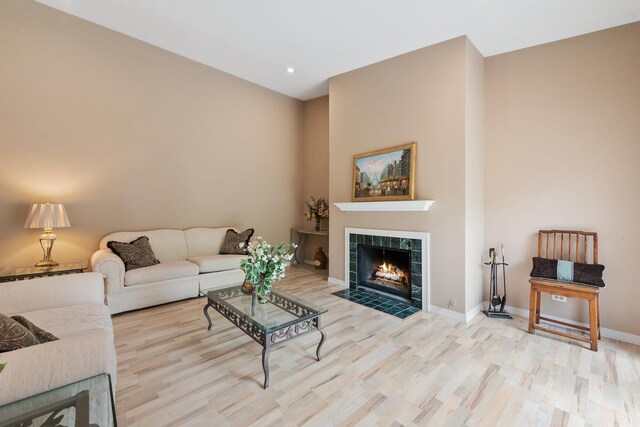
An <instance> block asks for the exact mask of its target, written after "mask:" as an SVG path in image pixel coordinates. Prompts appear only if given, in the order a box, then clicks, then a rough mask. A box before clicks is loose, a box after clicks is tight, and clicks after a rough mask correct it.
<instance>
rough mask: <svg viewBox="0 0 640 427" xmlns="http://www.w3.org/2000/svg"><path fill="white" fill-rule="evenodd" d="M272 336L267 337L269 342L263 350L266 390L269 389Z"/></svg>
mask: <svg viewBox="0 0 640 427" xmlns="http://www.w3.org/2000/svg"><path fill="white" fill-rule="evenodd" d="M269 341H270V336H269V335H267V340H266V343H265V345H264V348H263V349H262V369H263V370H264V389H265V390H266V389H268V388H269V354H270V353H271V344H270V342H269Z"/></svg>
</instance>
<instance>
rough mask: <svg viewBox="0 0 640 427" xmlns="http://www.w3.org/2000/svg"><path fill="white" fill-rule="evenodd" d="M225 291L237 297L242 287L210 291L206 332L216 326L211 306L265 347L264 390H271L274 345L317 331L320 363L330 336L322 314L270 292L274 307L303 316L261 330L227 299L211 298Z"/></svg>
mask: <svg viewBox="0 0 640 427" xmlns="http://www.w3.org/2000/svg"><path fill="white" fill-rule="evenodd" d="M225 292H228V293H231V292H233V293H234V294H235V293H236V292H237V294H238V295H239V294H240V293H241V291H240V287H239V286H238V287H234V288H228V289H221V290H217V291H210V292H209V293H208V294H207V304H206V305H205V306H204V309H203V311H204V316H205V317H206V318H207V321H208V322H209V326H208V328H207V330H208V331H210V330H211V327H212V326H213V322H212V320H211V317H210V316H209V312H208V309H209V307H213V308H214V309H215V310H216V311H217V312H218V313H220V314H221V315H222V316H223V317H224V318H226V319H227V320H229V321H230V322H231V323H233V324H234V325H236V326H237V327H238V328H240V329H241V330H242V331H243V332H244V333H245V334H247V335H249V336H250V337H251V338H252V339H253V340H254V341H256V342H257V343H259V344H260V345H261V346H262V369H263V370H264V385H263V387H264V389H265V390H266V389H267V388H268V387H269V354H270V353H271V347H272V346H273V345H276V344H282V343H284V342H286V341H289V340H290V339H293V338H297V337H299V336H300V335H304V334H307V333H309V332H313V331H315V330H317V331H318V332H320V335H321V337H320V342H319V343H318V347H317V348H316V358H317V359H318V362H319V361H320V359H321V357H320V349H321V348H322V344H324V341H325V339H326V337H327V335H326V333H325V331H324V330H323V329H322V326H321V323H320V316H321V315H322V313H318V312H316V311H315V310H312V309H310V308H308V307H304V306H301V305H300V304H299V303H297V302H295V301H293V300H292V299H289V298H287V297H286V296H284V295H282V294H280V293H277V292H271V294H270V295H269V302H270V303H272V304H275V305H276V306H278V307H280V308H281V309H283V310H285V311H288V312H289V313H291V314H293V315H295V316H298V317H301V319H300V320H298V321H291V322H287V323H285V324H284V325H283V326H281V327H278V328H277V329H275V330H272V331H270V332H265V329H262V328H260V327H259V326H257V325H255V324H254V323H253V322H251V321H250V320H248V319H247V317H246V315H242V314H240V313H238V312H237V311H236V310H235V309H234V308H232V307H231V306H230V304H228V303H227V302H226V301H225V300H223V299H213V298H211V297H209V294H211V293H218V294H224V293H225ZM234 296H235V295H234Z"/></svg>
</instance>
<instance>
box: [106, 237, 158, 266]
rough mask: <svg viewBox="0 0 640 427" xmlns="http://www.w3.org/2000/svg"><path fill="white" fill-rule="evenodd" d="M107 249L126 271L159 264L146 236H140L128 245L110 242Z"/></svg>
mask: <svg viewBox="0 0 640 427" xmlns="http://www.w3.org/2000/svg"><path fill="white" fill-rule="evenodd" d="M107 247H108V248H109V249H111V251H112V252H113V253H114V254H116V255H118V256H119V257H120V259H121V260H122V262H124V269H125V270H127V271H129V270H134V269H136V268H142V267H150V266H152V265H156V264H158V263H160V261H158V260H157V259H156V256H155V254H154V253H153V249H151V245H150V244H149V238H148V237H147V236H140V237H138V238H137V239H135V240H133V241H131V242H129V243H124V242H116V241H115V240H110V241H109V242H107Z"/></svg>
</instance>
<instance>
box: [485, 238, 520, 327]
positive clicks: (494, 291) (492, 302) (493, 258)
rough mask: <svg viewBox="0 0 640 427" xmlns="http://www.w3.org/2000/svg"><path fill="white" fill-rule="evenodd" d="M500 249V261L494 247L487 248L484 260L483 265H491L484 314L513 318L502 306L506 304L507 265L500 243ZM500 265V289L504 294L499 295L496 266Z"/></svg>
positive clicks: (502, 246)
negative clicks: (486, 259)
mask: <svg viewBox="0 0 640 427" xmlns="http://www.w3.org/2000/svg"><path fill="white" fill-rule="evenodd" d="M500 251H501V252H502V262H498V261H497V258H498V255H497V253H496V250H495V249H494V248H490V249H489V262H485V265H490V266H491V289H490V290H489V293H490V295H489V308H488V309H487V310H484V311H483V312H484V314H486V315H487V317H496V318H500V319H513V317H511V315H510V314H509V313H508V312H507V311H505V309H504V307H505V306H506V305H507V275H506V266H507V265H509V264H507V263H506V262H504V245H503V244H501V245H500ZM499 265H501V266H502V291H503V293H504V295H502V296H500V294H499V293H498V266H499Z"/></svg>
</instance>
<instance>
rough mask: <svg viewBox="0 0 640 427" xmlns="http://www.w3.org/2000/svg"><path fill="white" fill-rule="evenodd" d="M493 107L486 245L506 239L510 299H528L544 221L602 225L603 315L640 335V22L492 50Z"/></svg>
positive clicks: (577, 311) (546, 305)
mask: <svg viewBox="0 0 640 427" xmlns="http://www.w3.org/2000/svg"><path fill="white" fill-rule="evenodd" d="M486 115H487V119H486V181H485V184H486V245H487V246H492V245H499V244H500V242H504V244H505V247H506V253H507V255H506V256H507V262H509V263H510V264H511V266H510V267H509V270H508V273H507V274H508V277H507V279H508V282H509V293H510V295H509V302H508V304H509V305H512V306H516V307H520V308H526V307H528V302H529V293H528V289H529V284H528V278H529V272H530V269H531V257H532V256H534V255H535V254H536V243H535V238H536V236H535V233H536V232H537V230H538V229H543V228H551V227H553V228H571V229H584V230H594V231H597V232H598V233H599V239H600V246H599V248H600V262H601V263H602V264H604V265H605V266H606V270H605V272H604V279H605V282H606V283H607V287H606V288H605V289H604V290H603V291H602V294H601V318H602V325H603V326H604V327H607V328H612V329H615V330H619V331H624V332H629V333H634V334H640V314H639V313H640V311H639V310H638V306H637V305H638V301H640V286H639V285H638V281H637V279H636V278H637V271H636V268H635V267H636V265H637V264H638V254H639V251H638V242H639V241H640V227H638V224H637V221H638V218H640V192H639V191H638V184H639V183H640V167H639V160H640V23H634V24H630V25H626V26H622V27H617V28H614V29H610V30H605V31H601V32H597V33H592V34H588V35H585V36H580V37H576V38H572V39H568V40H563V41H559V42H555V43H551V44H547V45H542V46H538V47H533V48H529V49H524V50H520V51H517V52H512V53H507V54H503V55H499V56H494V57H491V58H487V59H486ZM542 304H543V311H548V312H550V313H552V314H555V315H558V316H562V317H565V318H573V319H576V320H583V319H584V314H585V307H584V304H577V303H559V302H552V301H550V300H549V299H544V300H543V303H542Z"/></svg>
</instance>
